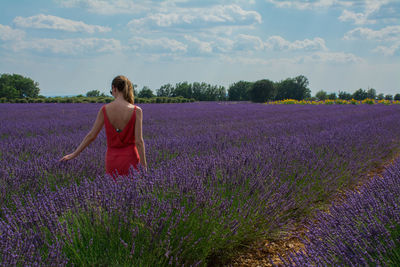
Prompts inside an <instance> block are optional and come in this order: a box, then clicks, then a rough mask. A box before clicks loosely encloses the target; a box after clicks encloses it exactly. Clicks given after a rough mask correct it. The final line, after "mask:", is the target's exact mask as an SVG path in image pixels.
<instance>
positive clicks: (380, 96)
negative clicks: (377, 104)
mask: <svg viewBox="0 0 400 267" xmlns="http://www.w3.org/2000/svg"><path fill="white" fill-rule="evenodd" d="M376 99H378V100H383V99H385V96H384V94H382V93H380V94H379V95H377V96H376Z"/></svg>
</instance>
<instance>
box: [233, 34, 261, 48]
mask: <svg viewBox="0 0 400 267" xmlns="http://www.w3.org/2000/svg"><path fill="white" fill-rule="evenodd" d="M234 49H235V50H240V51H259V50H263V49H264V43H263V41H262V40H261V38H260V37H258V36H253V35H247V34H239V35H238V36H237V39H236V41H235V43H234Z"/></svg>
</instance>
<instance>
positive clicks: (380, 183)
mask: <svg viewBox="0 0 400 267" xmlns="http://www.w3.org/2000/svg"><path fill="white" fill-rule="evenodd" d="M316 218H317V221H316V222H313V223H312V224H311V225H310V226H309V227H308V232H307V234H306V239H305V240H304V243H305V251H304V250H303V251H300V252H299V253H297V254H292V255H291V257H290V259H289V260H288V261H285V265H287V266H310V265H312V266H397V265H399V263H400V160H399V159H398V160H397V161H396V162H395V163H393V165H391V166H389V167H388V168H387V169H386V171H385V173H384V174H383V176H382V177H379V176H376V177H374V178H373V179H372V180H371V181H369V182H368V183H366V184H365V185H363V186H362V187H361V188H360V189H359V191H357V192H349V193H348V194H347V197H346V201H345V202H344V203H342V204H336V205H333V206H332V207H331V208H330V209H329V212H319V213H318V214H317V216H316Z"/></svg>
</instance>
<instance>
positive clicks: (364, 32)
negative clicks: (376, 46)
mask: <svg viewBox="0 0 400 267" xmlns="http://www.w3.org/2000/svg"><path fill="white" fill-rule="evenodd" d="M343 39H344V40H355V39H367V40H377V41H384V42H386V41H395V40H400V25H395V26H387V27H385V28H382V29H380V30H372V29H370V28H361V27H358V28H355V29H353V30H351V31H349V32H347V33H346V34H345V35H344V37H343Z"/></svg>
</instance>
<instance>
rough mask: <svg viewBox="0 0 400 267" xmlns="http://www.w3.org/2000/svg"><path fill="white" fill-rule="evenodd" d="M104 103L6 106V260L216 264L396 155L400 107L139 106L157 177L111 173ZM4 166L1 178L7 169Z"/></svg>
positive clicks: (1, 125) (1, 119)
mask: <svg viewBox="0 0 400 267" xmlns="http://www.w3.org/2000/svg"><path fill="white" fill-rule="evenodd" d="M100 107H101V106H100V105H97V104H93V105H92V104H83V105H80V104H43V105H41V104H37V105H29V104H28V105H11V104H4V105H1V106H0V146H1V151H0V164H1V166H2V168H1V173H0V183H1V190H2V192H0V201H1V202H0V204H1V208H2V209H1V212H0V218H1V219H0V235H1V239H0V240H1V241H0V257H1V258H0V259H1V262H2V264H5V265H6V264H15V263H22V264H23V263H26V264H30V265H35V264H39V265H40V264H48V263H54V262H57V263H59V264H61V265H63V264H66V263H67V262H70V263H75V264H78V265H79V264H86V265H88V264H109V265H113V264H115V265H129V264H131V263H132V262H134V263H135V264H136V265H146V266H158V265H167V264H169V263H171V264H175V265H181V264H196V263H199V264H201V265H204V264H206V263H210V262H212V261H214V260H216V259H218V257H216V255H219V256H221V254H222V255H223V251H225V252H227V251H228V252H229V251H230V248H236V247H237V246H238V245H241V244H243V243H244V242H250V241H252V240H255V239H257V238H260V237H265V236H267V237H273V236H277V235H279V234H280V233H281V232H284V231H285V230H286V229H287V228H289V227H290V226H291V224H292V223H293V222H296V221H299V220H302V219H304V217H305V215H306V214H309V213H310V212H312V211H313V210H314V209H316V208H317V207H318V206H319V205H321V204H323V203H325V202H326V200H327V199H328V198H329V197H331V196H332V195H333V194H334V193H335V192H336V191H337V190H338V189H339V188H341V187H343V186H347V185H349V184H352V183H356V182H357V181H359V180H360V179H362V177H363V175H364V174H365V173H367V172H368V170H370V169H371V168H373V167H374V166H376V165H379V164H381V163H382V162H383V161H384V160H385V159H388V158H390V157H391V156H392V154H393V152H395V151H397V150H398V148H399V141H400V140H399V134H400V120H399V119H400V113H399V112H398V111H399V109H400V107H398V106H366V105H365V106H364V105H362V106H283V105H282V106H268V105H263V104H231V103H230V104H225V103H191V104H165V105H163V104H160V105H144V104H143V105H141V107H142V108H143V110H144V125H143V128H144V137H145V142H146V150H147V157H148V162H149V171H148V172H147V173H133V174H132V175H131V177H133V178H134V179H123V180H121V181H119V182H118V183H114V182H112V180H110V179H109V177H106V176H104V153H105V149H106V144H105V136H104V132H101V133H100V135H99V137H98V139H97V140H96V141H95V142H94V143H93V144H92V145H91V146H90V147H88V148H87V150H86V151H84V152H83V153H82V154H81V155H80V156H79V158H77V159H76V160H74V161H71V162H67V163H63V164H61V163H59V162H58V159H59V158H60V157H61V156H62V155H63V154H64V153H69V152H71V151H72V150H73V149H74V148H75V147H76V146H77V145H78V144H79V142H80V141H81V139H82V138H83V137H84V135H85V134H86V133H87V131H88V130H89V129H90V127H91V124H92V123H93V120H94V118H95V114H96V112H97V111H98V109H99V108H100ZM3 166H4V167H3Z"/></svg>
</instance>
